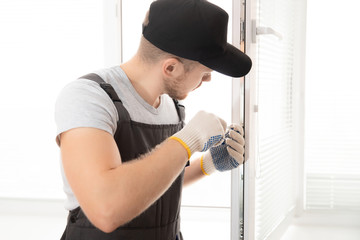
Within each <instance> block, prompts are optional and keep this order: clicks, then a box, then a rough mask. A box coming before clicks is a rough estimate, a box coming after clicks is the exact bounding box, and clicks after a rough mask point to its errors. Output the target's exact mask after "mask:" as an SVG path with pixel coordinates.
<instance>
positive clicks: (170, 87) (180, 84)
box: [166, 63, 212, 100]
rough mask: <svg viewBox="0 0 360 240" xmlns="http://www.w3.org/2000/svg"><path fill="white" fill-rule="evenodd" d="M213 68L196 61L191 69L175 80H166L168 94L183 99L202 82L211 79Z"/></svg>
mask: <svg viewBox="0 0 360 240" xmlns="http://www.w3.org/2000/svg"><path fill="white" fill-rule="evenodd" d="M211 72H212V70H211V69H210V68H208V67H205V66H204V65H202V64H200V63H196V66H194V67H193V68H192V69H191V70H190V71H188V72H186V73H185V72H184V74H183V75H182V76H181V77H179V78H177V79H174V80H171V81H166V92H167V94H168V95H169V96H170V97H172V98H175V99H178V100H183V99H185V98H186V97H187V95H188V94H189V93H190V92H191V91H193V90H195V89H197V88H198V87H200V86H201V84H202V82H209V81H210V80H211Z"/></svg>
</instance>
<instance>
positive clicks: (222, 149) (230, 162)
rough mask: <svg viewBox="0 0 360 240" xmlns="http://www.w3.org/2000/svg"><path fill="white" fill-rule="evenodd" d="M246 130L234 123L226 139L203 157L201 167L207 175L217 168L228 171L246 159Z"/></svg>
mask: <svg viewBox="0 0 360 240" xmlns="http://www.w3.org/2000/svg"><path fill="white" fill-rule="evenodd" d="M243 136H244V131H243V128H242V127H241V126H239V125H236V124H232V125H230V126H229V129H228V131H227V132H226V134H225V139H224V141H223V142H222V143H221V144H220V145H218V146H213V147H211V148H210V149H209V150H208V151H207V152H206V153H205V154H204V155H203V156H202V159H201V169H202V171H203V173H204V174H205V175H210V174H211V173H213V172H214V171H215V170H218V171H221V172H223V171H228V170H231V169H234V168H237V167H238V166H239V165H240V164H242V163H243V161H244V156H243V155H244V146H245V140H244V137H243Z"/></svg>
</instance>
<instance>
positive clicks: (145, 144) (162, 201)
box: [61, 74, 185, 240]
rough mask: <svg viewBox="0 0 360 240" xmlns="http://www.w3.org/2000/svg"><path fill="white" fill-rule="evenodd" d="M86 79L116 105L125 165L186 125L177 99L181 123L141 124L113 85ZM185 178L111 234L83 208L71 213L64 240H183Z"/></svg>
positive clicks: (117, 136)
mask: <svg viewBox="0 0 360 240" xmlns="http://www.w3.org/2000/svg"><path fill="white" fill-rule="evenodd" d="M82 78H86V79H90V80H93V81H96V82H98V83H99V84H100V86H101V87H102V88H103V89H104V90H105V91H106V93H107V94H108V95H109V96H110V98H111V99H112V100H113V102H114V104H115V106H116V109H117V111H118V113H119V121H118V124H117V126H118V127H117V130H116V132H115V135H114V139H115V141H116V144H117V146H118V148H119V151H120V154H121V159H122V162H127V161H130V160H132V159H136V158H138V157H139V156H141V155H143V154H145V153H148V152H150V151H151V150H152V149H154V147H155V146H157V145H158V144H160V143H161V142H163V141H164V140H165V139H167V138H168V137H170V136H171V135H173V134H174V133H176V132H178V131H179V130H181V129H182V128H183V126H184V117H185V114H184V110H185V109H184V107H183V106H182V105H179V104H178V102H177V101H176V100H174V103H175V106H176V109H177V113H178V115H179V119H180V121H179V123H178V124H168V125H151V124H144V123H139V122H135V121H132V120H131V119H130V116H129V113H128V111H127V110H126V109H125V108H124V106H123V104H122V102H121V100H120V99H119V97H118V96H117V94H116V93H115V90H114V89H113V87H112V86H111V85H110V84H108V83H105V82H104V81H103V80H102V79H101V78H100V77H99V76H98V75H96V74H88V75H86V76H84V77H82ZM183 177H184V171H183V172H182V173H181V174H180V175H179V176H178V178H177V179H176V180H175V181H174V182H173V184H172V185H171V187H170V188H169V189H168V190H167V191H166V192H165V193H164V194H163V195H162V196H161V197H160V198H159V199H158V200H157V201H156V202H155V203H154V204H152V205H151V206H150V207H149V208H148V209H147V210H145V211H144V212H143V213H141V214H140V215H139V216H138V217H136V218H134V219H133V220H132V221H130V222H129V223H126V224H125V225H123V226H120V227H119V228H117V229H116V230H115V231H113V232H111V233H104V232H102V231H100V230H99V229H97V228H95V227H94V226H93V225H92V224H91V223H90V221H89V220H88V219H87V217H86V216H85V214H84V212H83V211H82V209H81V208H80V207H78V208H76V209H74V210H72V211H70V213H69V216H68V220H67V226H66V229H65V232H64V234H63V236H62V237H61V240H100V239H101V240H110V239H111V240H115V239H116V240H176V239H178V240H182V239H183V238H182V235H181V232H180V217H179V212H180V202H181V191H182V183H183ZM156 179H157V176H154V177H153V179H151V180H152V181H156ZM138 187H139V188H141V187H142V186H138ZM124 197H126V196H124Z"/></svg>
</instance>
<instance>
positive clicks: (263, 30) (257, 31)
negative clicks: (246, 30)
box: [252, 20, 283, 43]
mask: <svg viewBox="0 0 360 240" xmlns="http://www.w3.org/2000/svg"><path fill="white" fill-rule="evenodd" d="M265 34H266V35H274V36H276V37H277V39H278V40H279V41H280V40H282V38H283V37H282V34H281V33H279V32H278V31H276V30H274V29H273V28H271V27H263V26H260V27H257V26H256V21H255V20H253V22H252V35H253V36H252V42H253V43H256V36H257V35H265Z"/></svg>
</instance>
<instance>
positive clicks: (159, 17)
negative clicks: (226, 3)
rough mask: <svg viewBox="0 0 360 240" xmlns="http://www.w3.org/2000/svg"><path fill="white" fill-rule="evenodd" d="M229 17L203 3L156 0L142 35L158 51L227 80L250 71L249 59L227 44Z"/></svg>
mask: <svg viewBox="0 0 360 240" xmlns="http://www.w3.org/2000/svg"><path fill="white" fill-rule="evenodd" d="M228 19H229V15H228V14H227V13H226V12H225V11H224V10H223V9H221V8H220V7H218V6H216V5H214V4H212V3H210V2H208V1H205V0H156V1H154V2H153V3H152V4H151V5H150V9H149V23H148V24H147V25H146V26H145V25H144V26H143V31H142V33H143V36H144V38H145V39H147V40H148V41H149V42H151V43H152V44H153V45H155V46H156V47H158V48H160V49H161V50H163V51H165V52H168V53H170V54H173V55H175V56H178V57H182V58H186V59H190V60H194V61H198V62H199V63H201V64H203V65H205V66H207V67H208V68H211V69H213V70H215V71H217V72H220V73H222V74H225V75H228V76H231V77H242V76H244V75H246V74H247V73H248V72H249V71H250V69H251V65H252V62H251V59H250V58H249V57H248V56H247V55H246V54H245V53H243V52H241V51H240V50H239V49H237V48H236V47H234V46H233V45H231V44H229V43H228V42H227V25H228Z"/></svg>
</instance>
